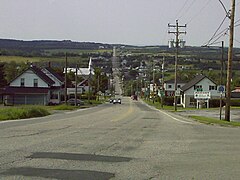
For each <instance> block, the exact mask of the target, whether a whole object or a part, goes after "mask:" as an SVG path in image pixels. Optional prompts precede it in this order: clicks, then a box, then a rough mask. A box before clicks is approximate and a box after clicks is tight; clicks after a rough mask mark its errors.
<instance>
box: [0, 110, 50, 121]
mask: <svg viewBox="0 0 240 180" xmlns="http://www.w3.org/2000/svg"><path fill="white" fill-rule="evenodd" d="M49 114H50V113H49V112H48V111H47V110H46V109H44V108H41V107H21V108H17V107H12V108H4V109H0V120H10V119H26V118H32V117H42V116H47V115H49Z"/></svg>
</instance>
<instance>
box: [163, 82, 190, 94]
mask: <svg viewBox="0 0 240 180" xmlns="http://www.w3.org/2000/svg"><path fill="white" fill-rule="evenodd" d="M185 84H186V82H183V81H181V80H177V89H180V88H181V87H183V86H184V85H185ZM163 86H164V90H165V96H174V92H175V79H171V80H168V81H165V82H164V85H163Z"/></svg>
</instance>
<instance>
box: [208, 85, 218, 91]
mask: <svg viewBox="0 0 240 180" xmlns="http://www.w3.org/2000/svg"><path fill="white" fill-rule="evenodd" d="M209 90H210V91H211V90H217V86H209Z"/></svg>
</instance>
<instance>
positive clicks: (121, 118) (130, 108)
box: [111, 101, 134, 122]
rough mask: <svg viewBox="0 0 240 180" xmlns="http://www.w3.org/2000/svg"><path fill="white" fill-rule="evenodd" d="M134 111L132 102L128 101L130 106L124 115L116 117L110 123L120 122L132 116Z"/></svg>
mask: <svg viewBox="0 0 240 180" xmlns="http://www.w3.org/2000/svg"><path fill="white" fill-rule="evenodd" d="M133 111H134V109H133V106H132V101H130V106H129V108H128V111H127V112H126V113H123V114H122V115H120V116H118V117H117V118H116V119H112V120H111V122H117V121H120V120H123V119H125V118H126V117H127V116H129V115H130V114H132V113H133Z"/></svg>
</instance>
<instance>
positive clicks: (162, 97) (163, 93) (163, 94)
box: [161, 56, 165, 108]
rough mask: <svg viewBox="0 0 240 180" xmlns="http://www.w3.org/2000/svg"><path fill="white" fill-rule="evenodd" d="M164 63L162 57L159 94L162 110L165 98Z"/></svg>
mask: <svg viewBox="0 0 240 180" xmlns="http://www.w3.org/2000/svg"><path fill="white" fill-rule="evenodd" d="M164 63H165V56H163V63H162V92H161V106H162V108H163V103H164V96H165V90H164Z"/></svg>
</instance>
